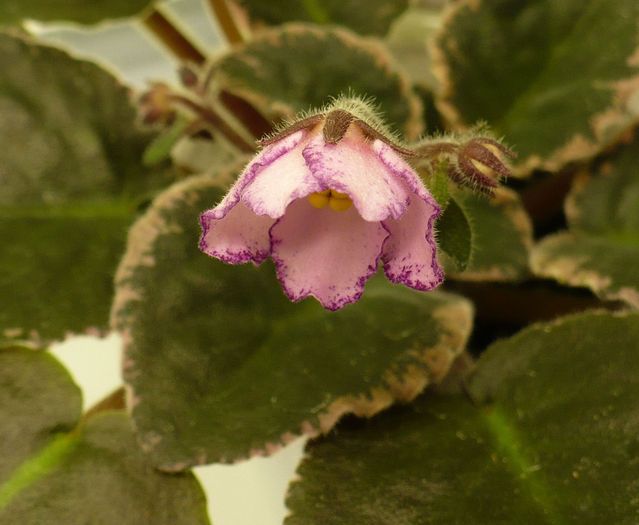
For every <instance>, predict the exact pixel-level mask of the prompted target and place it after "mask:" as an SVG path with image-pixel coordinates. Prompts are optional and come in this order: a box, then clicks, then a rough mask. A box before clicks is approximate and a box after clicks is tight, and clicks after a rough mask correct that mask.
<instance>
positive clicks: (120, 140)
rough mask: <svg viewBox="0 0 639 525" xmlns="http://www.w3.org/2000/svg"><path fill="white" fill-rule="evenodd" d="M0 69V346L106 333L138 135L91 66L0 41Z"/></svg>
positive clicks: (109, 82)
mask: <svg viewBox="0 0 639 525" xmlns="http://www.w3.org/2000/svg"><path fill="white" fill-rule="evenodd" d="M0 66H1V68H2V73H0V111H1V112H2V115H3V116H4V117H3V119H2V121H1V122H0V142H2V144H3V145H4V147H3V148H2V149H1V150H0V181H1V182H2V183H1V184H0V238H2V239H3V241H4V243H3V249H2V250H1V251H0V296H2V297H4V298H6V300H5V301H4V302H3V307H2V309H0V338H2V337H3V336H4V337H8V336H11V335H13V336H14V337H19V338H25V337H38V338H40V339H43V340H49V339H57V338H61V337H63V336H64V335H65V334H66V333H68V332H69V331H72V332H77V331H84V330H86V329H87V328H97V329H104V328H105V327H106V322H107V317H108V308H109V303H110V300H111V296H112V293H113V285H112V279H113V271H114V270H115V266H116V265H117V261H118V258H119V256H120V254H121V252H122V250H123V249H124V243H125V239H126V229H127V226H128V225H129V224H130V222H131V221H132V218H133V217H134V215H135V213H136V208H137V206H138V204H139V202H140V201H142V200H143V198H144V196H145V195H146V193H147V191H148V190H149V188H150V187H151V186H152V185H153V184H154V183H155V182H157V181H156V179H155V178H154V177H152V176H151V175H150V174H148V173H145V172H144V170H143V169H142V167H141V162H140V158H141V155H142V151H143V149H144V147H145V144H146V142H147V137H146V135H145V134H143V133H141V132H140V131H138V130H136V129H135V126H134V120H135V112H134V110H133V107H132V106H131V104H130V102H129V92H128V90H126V89H125V88H124V87H123V86H122V85H120V84H119V83H118V82H117V81H116V80H115V79H114V78H113V77H112V76H110V75H109V74H107V73H106V72H105V71H103V70H101V69H100V68H99V67H97V66H96V65H95V64H92V63H89V62H84V61H80V60H75V59H73V58H71V57H70V56H68V55H67V54H66V53H64V52H62V51H60V50H57V49H54V48H49V47H45V46H40V45H36V44H34V43H32V42H30V41H29V40H26V39H22V38H19V37H13V36H9V35H6V34H0Z"/></svg>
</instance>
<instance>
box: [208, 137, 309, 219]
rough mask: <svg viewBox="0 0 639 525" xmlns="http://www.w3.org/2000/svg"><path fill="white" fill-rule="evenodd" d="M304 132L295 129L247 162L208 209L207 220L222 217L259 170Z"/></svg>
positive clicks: (294, 142)
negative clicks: (211, 207)
mask: <svg viewBox="0 0 639 525" xmlns="http://www.w3.org/2000/svg"><path fill="white" fill-rule="evenodd" d="M305 135H306V132H305V131H304V130H300V131H297V132H295V133H293V134H291V135H289V136H288V137H285V138H283V139H282V140H280V141H278V142H275V143H273V144H271V145H270V146H267V147H266V148H264V149H263V150H262V151H261V152H260V153H259V154H258V155H256V156H255V158H254V159H253V160H252V161H251V162H249V164H248V165H247V166H246V168H244V171H243V172H242V173H241V174H240V176H239V177H238V178H237V180H236V181H235V183H234V184H233V186H231V189H230V190H229V192H228V193H227V194H226V195H225V197H224V199H222V201H221V202H220V203H219V204H218V205H217V206H216V207H215V208H213V209H211V210H208V211H207V212H205V213H207V214H208V217H209V218H210V219H209V220H214V219H222V218H223V217H224V216H226V214H227V213H228V212H229V210H230V209H231V208H233V206H235V205H236V204H237V203H238V202H239V201H240V198H241V197H242V194H243V193H244V191H245V189H246V188H247V187H248V186H249V185H250V184H251V183H252V182H253V181H255V179H256V177H257V176H258V175H259V174H260V172H262V171H264V169H265V168H267V167H269V166H270V165H271V164H273V163H274V162H275V161H276V160H278V159H280V158H281V157H282V156H283V155H285V154H287V153H289V152H290V151H291V150H293V149H294V148H295V146H297V145H298V144H299V143H300V142H302V140H303V139H304V137H305Z"/></svg>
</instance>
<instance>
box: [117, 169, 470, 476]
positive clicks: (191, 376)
mask: <svg viewBox="0 0 639 525" xmlns="http://www.w3.org/2000/svg"><path fill="white" fill-rule="evenodd" d="M221 196H222V192H221V190H220V189H219V188H218V187H217V186H216V184H215V180H214V179H213V178H210V177H197V178H191V179H189V180H187V181H185V182H184V183H182V184H180V185H177V186H175V187H174V188H172V189H170V190H168V191H167V192H166V193H164V194H163V195H162V196H160V197H158V199H157V200H156V202H155V204H154V206H153V207H152V208H151V209H150V210H149V211H148V212H147V214H146V215H145V216H144V217H143V218H142V219H141V220H140V221H139V222H138V223H137V225H136V226H135V227H134V228H133V229H132V231H131V235H130V238H129V249H128V252H127V254H126V256H125V259H124V261H123V262H122V265H121V267H120V270H119V271H118V275H117V292H116V300H115V306H114V316H113V322H114V325H115V326H116V328H117V329H118V330H119V331H121V332H122V333H123V336H124V340H125V359H124V370H125V381H126V383H127V384H128V386H129V388H130V389H131V392H132V398H131V399H132V405H131V409H132V415H133V419H134V421H135V424H136V428H137V430H138V432H139V434H140V436H139V437H140V441H141V443H142V444H143V446H144V447H145V449H147V450H148V451H149V452H150V453H151V455H152V457H153V460H154V461H155V462H156V464H158V465H159V466H160V467H161V468H163V469H168V470H178V469H182V468H186V467H188V466H189V465H193V464H198V463H207V462H221V461H235V460H238V459H241V458H245V457H247V456H249V455H254V454H267V453H271V452H273V451H274V450H276V449H277V448H278V447H279V446H280V445H281V444H283V443H285V442H287V441H288V440H290V439H292V438H293V437H295V436H299V435H302V434H309V435H314V434H317V433H319V432H326V431H328V430H329V429H330V428H331V427H332V426H333V425H334V424H335V423H336V421H337V420H338V419H339V418H340V417H341V416H342V415H343V414H345V413H350V412H354V413H356V414H358V415H361V416H368V415H372V414H374V413H376V412H378V411H380V410H382V409H383V408H386V407H387V406H388V405H390V404H391V403H393V402H394V401H395V400H403V401H406V400H410V399H412V398H413V397H414V396H416V395H417V394H418V393H419V392H420V391H421V390H422V389H423V388H424V387H425V386H426V385H427V384H429V383H431V382H437V381H439V380H440V379H441V378H442V377H443V376H444V375H445V373H446V372H447V370H448V368H449V367H450V364H451V362H452V361H453V360H454V358H455V357H456V356H457V355H458V354H459V353H460V352H461V351H462V350H463V348H464V344H465V341H466V338H467V336H468V334H469V331H470V326H471V322H472V321H471V319H472V309H471V307H470V305H469V303H468V302H467V301H465V300H464V299H461V298H459V297H456V296H452V295H447V294H440V293H435V292H433V293H418V292H414V291H411V290H409V289H407V288H403V287H398V286H392V285H390V284H388V283H387V282H386V281H385V279H379V280H377V281H375V280H374V281H373V282H371V283H369V285H368V286H367V289H366V292H365V293H364V296H363V298H362V299H361V300H360V301H359V302H358V303H356V304H354V305H350V306H348V307H347V308H345V309H344V310H342V311H340V312H328V311H326V310H324V309H323V308H322V307H321V306H319V304H318V303H317V302H316V301H315V300H313V299H310V300H307V301H304V302H302V303H300V304H293V303H291V302H290V301H289V300H288V299H286V297H285V296H284V294H283V293H282V291H281V288H280V285H279V283H278V282H277V280H276V278H275V272H274V269H273V267H272V266H271V265H270V264H263V265H262V266H261V267H259V268H255V267H254V266H253V265H246V266H230V265H225V264H223V263H221V262H218V261H215V260H213V259H211V258H209V257H207V256H206V255H203V254H202V253H200V252H199V251H198V249H197V239H198V236H199V229H198V215H199V213H200V212H201V211H203V210H205V209H207V208H209V207H211V205H213V204H214V203H216V202H217V201H218V200H219V199H220V198H221Z"/></svg>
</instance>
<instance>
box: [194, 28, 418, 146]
mask: <svg viewBox="0 0 639 525" xmlns="http://www.w3.org/2000/svg"><path fill="white" fill-rule="evenodd" d="M318 57H321V60H320V59H318ZM208 67H209V72H208V75H207V84H206V85H207V89H226V90H228V91H230V92H231V93H233V94H234V95H237V96H239V97H241V98H243V99H245V100H247V101H248V102H249V103H251V104H252V105H253V106H254V107H255V108H256V109H258V110H259V111H260V112H261V113H263V114H264V115H265V116H266V117H267V118H269V119H271V120H274V121H279V120H281V119H283V118H292V117H294V116H295V114H296V113H298V112H299V111H305V110H308V109H311V108H317V107H321V106H323V105H325V104H327V103H328V102H330V99H331V97H337V96H338V95H340V94H349V93H350V94H353V95H361V96H367V97H372V98H374V99H375V102H376V103H377V104H378V105H379V107H380V109H381V110H382V112H383V113H384V116H385V118H386V120H387V122H388V124H389V125H390V126H391V127H392V128H393V129H395V130H397V131H401V132H403V133H404V134H406V136H407V138H409V139H413V138H417V135H418V134H419V133H420V132H421V131H422V128H423V122H422V120H421V109H422V106H421V102H420V100H419V98H418V97H417V95H416V94H415V93H414V91H413V90H412V87H411V85H410V81H409V79H408V77H407V76H406V75H405V73H403V72H402V71H401V70H400V69H399V68H398V67H397V66H396V64H395V61H394V60H393V58H392V57H391V56H390V54H389V52H388V51H387V50H386V48H385V47H384V45H383V44H382V43H381V42H379V41H377V40H374V39H371V38H363V37H361V36H358V35H357V34H355V33H352V32H350V31H348V30H346V29H341V28H334V27H328V28H323V27H320V26H316V25H313V24H301V23H291V24H286V25H284V26H281V27H278V28H273V29H268V30H265V31H262V32H260V33H257V34H256V35H255V37H254V38H253V39H252V40H251V41H250V42H249V43H247V44H244V45H243V46H241V47H238V48H236V49H234V50H233V51H231V52H230V53H229V54H227V55H224V56H223V57H221V58H219V59H217V60H214V61H213V62H212V63H211V64H209V66H208Z"/></svg>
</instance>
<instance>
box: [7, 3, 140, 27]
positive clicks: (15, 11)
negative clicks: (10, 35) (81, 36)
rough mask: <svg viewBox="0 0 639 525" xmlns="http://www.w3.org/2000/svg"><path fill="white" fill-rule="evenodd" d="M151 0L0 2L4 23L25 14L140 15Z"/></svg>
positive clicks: (87, 19)
mask: <svg viewBox="0 0 639 525" xmlns="http://www.w3.org/2000/svg"><path fill="white" fill-rule="evenodd" d="M150 3H152V1H151V0H93V1H91V2H86V1H84V0H19V1H12V0H7V1H5V2H2V3H0V25H8V24H12V25H13V24H19V23H20V22H22V21H23V20H24V19H25V18H33V19H36V20H41V21H50V20H56V21H67V20H68V21H73V22H80V23H84V24H94V23H96V22H100V21H102V20H104V19H106V18H121V17H125V16H133V15H137V14H138V13H139V12H140V11H142V10H143V9H144V8H145V7H146V6H147V5H149V4H150Z"/></svg>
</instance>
